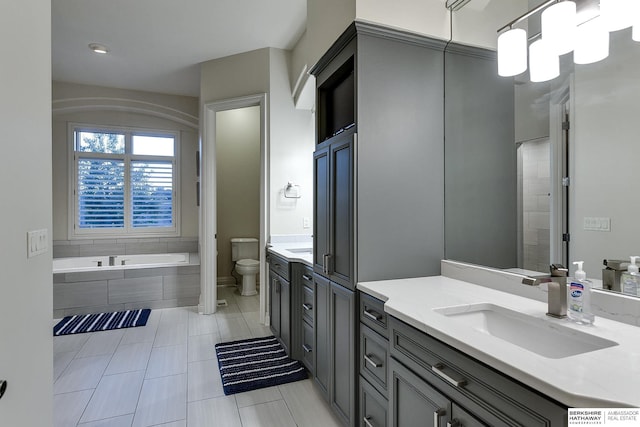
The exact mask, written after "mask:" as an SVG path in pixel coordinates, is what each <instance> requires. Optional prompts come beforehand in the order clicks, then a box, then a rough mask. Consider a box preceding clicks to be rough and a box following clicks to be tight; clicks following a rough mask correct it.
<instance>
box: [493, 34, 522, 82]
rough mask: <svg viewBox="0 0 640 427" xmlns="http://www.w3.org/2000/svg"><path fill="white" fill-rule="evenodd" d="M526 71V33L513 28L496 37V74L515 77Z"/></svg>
mask: <svg viewBox="0 0 640 427" xmlns="http://www.w3.org/2000/svg"><path fill="white" fill-rule="evenodd" d="M526 69H527V32H526V31H525V30H523V29H522V28H513V29H510V30H509V31H505V32H504V33H502V34H500V35H499V36H498V74H499V75H501V76H505V77H508V76H517V75H518V74H520V73H524V72H525V71H526Z"/></svg>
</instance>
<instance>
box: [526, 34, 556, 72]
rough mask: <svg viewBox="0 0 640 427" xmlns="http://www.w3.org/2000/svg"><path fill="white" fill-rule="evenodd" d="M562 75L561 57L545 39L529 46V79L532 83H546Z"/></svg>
mask: <svg viewBox="0 0 640 427" xmlns="http://www.w3.org/2000/svg"><path fill="white" fill-rule="evenodd" d="M559 75H560V57H559V56H558V54H557V53H555V51H554V50H553V49H552V48H551V46H549V42H548V41H547V40H545V39H544V38H542V39H538V40H536V41H534V42H533V43H531V45H530V46H529V78H530V79H531V81H532V82H546V81H547V80H551V79H555V78H556V77H558V76H559Z"/></svg>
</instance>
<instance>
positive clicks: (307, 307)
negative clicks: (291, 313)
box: [302, 303, 313, 311]
mask: <svg viewBox="0 0 640 427" xmlns="http://www.w3.org/2000/svg"><path fill="white" fill-rule="evenodd" d="M302 308H304V309H305V310H306V311H309V310H313V306H312V305H311V304H308V303H304V304H302Z"/></svg>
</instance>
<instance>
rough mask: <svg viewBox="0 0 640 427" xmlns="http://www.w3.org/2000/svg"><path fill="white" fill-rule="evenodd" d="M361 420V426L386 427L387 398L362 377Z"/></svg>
mask: <svg viewBox="0 0 640 427" xmlns="http://www.w3.org/2000/svg"><path fill="white" fill-rule="evenodd" d="M359 402H360V421H359V423H358V425H359V426H361V427H386V425H387V410H388V407H389V403H388V401H387V399H386V398H385V397H384V396H383V395H381V394H380V393H379V392H378V390H376V389H375V388H374V387H373V386H372V385H371V384H369V381H367V380H366V379H364V378H363V377H360V399H359Z"/></svg>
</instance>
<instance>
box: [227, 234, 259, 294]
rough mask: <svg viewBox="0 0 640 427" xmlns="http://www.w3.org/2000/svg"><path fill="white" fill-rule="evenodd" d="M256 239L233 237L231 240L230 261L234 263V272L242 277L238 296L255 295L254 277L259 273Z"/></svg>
mask: <svg viewBox="0 0 640 427" xmlns="http://www.w3.org/2000/svg"><path fill="white" fill-rule="evenodd" d="M258 246H259V245H258V239H255V238H252V237H234V238H232V239H231V260H232V261H234V262H235V270H236V272H237V273H238V274H240V275H241V276H242V282H241V284H239V285H238V290H239V291H240V295H243V296H249V295H256V294H257V293H258V292H257V291H256V275H257V274H258V273H259V272H260V261H258V258H259V257H260V256H259V253H260V250H259V248H258Z"/></svg>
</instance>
